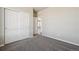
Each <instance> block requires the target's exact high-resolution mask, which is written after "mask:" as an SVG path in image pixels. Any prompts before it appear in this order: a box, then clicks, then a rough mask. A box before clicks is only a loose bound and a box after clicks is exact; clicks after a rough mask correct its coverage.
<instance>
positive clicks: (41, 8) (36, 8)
mask: <svg viewBox="0 0 79 59" xmlns="http://www.w3.org/2000/svg"><path fill="white" fill-rule="evenodd" d="M45 8H47V7H34V10H35V11H37V12H38V11H40V10H43V9H45Z"/></svg>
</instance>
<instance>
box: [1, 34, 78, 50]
mask: <svg viewBox="0 0 79 59" xmlns="http://www.w3.org/2000/svg"><path fill="white" fill-rule="evenodd" d="M0 51H79V46H76V45H72V44H69V43H66V42H62V41H59V40H56V39H52V38H48V37H45V36H41V35H37V36H34V37H33V38H27V39H24V40H20V41H16V42H13V43H10V44H7V45H5V46H3V47H0Z"/></svg>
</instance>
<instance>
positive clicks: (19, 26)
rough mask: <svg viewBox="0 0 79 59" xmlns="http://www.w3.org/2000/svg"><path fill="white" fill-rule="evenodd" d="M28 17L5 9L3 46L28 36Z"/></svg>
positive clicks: (22, 13)
mask: <svg viewBox="0 0 79 59" xmlns="http://www.w3.org/2000/svg"><path fill="white" fill-rule="evenodd" d="M28 25H29V15H28V14H26V13H24V12H16V11H12V10H8V9H5V44H8V43H11V42H14V41H17V40H21V39H24V38H27V37H28V36H29V27H28Z"/></svg>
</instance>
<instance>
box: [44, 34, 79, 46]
mask: <svg viewBox="0 0 79 59" xmlns="http://www.w3.org/2000/svg"><path fill="white" fill-rule="evenodd" d="M43 36H46V37H49V38H54V37H50V36H47V35H43ZM54 39H56V40H60V41H63V42H67V43H70V44H73V45H76V46H79V44H77V43H74V42H70V41H67V40H63V39H60V38H54Z"/></svg>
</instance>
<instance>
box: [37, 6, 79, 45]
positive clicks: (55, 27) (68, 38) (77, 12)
mask: <svg viewBox="0 0 79 59" xmlns="http://www.w3.org/2000/svg"><path fill="white" fill-rule="evenodd" d="M38 16H39V17H40V18H41V19H42V29H43V30H42V35H44V36H48V37H51V38H56V39H58V40H62V41H65V42H69V43H72V44H76V45H79V8H76V7H73V8H71V7H58V8H57V7H52V8H46V9H44V10H42V11H39V12H38Z"/></svg>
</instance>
